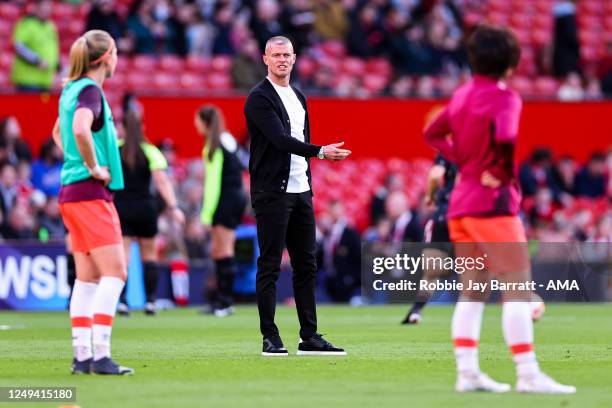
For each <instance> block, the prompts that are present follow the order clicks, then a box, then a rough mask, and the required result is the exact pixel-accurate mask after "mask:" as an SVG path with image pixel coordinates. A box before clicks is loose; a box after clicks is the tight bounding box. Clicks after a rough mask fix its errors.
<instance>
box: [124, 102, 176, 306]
mask: <svg viewBox="0 0 612 408" xmlns="http://www.w3.org/2000/svg"><path fill="white" fill-rule="evenodd" d="M124 106H125V112H126V113H125V119H124V121H125V130H126V132H125V139H123V140H122V141H120V143H119V150H120V155H121V166H122V168H123V178H124V183H125V187H124V188H123V190H121V191H118V192H117V193H115V200H114V201H115V206H116V207H117V212H118V213H119V220H120V221H121V232H122V234H123V246H124V249H125V256H126V259H127V260H128V262H129V255H130V252H131V244H132V242H133V241H136V242H137V243H138V245H139V247H140V260H141V262H142V269H143V274H144V283H145V285H144V286H145V294H146V303H145V308H144V310H145V314H147V315H155V314H156V307H155V294H156V291H157V281H158V277H159V265H158V259H157V251H156V248H155V236H156V235H157V218H158V215H159V208H158V206H157V200H156V197H155V196H154V195H153V194H152V193H151V185H152V184H153V185H154V186H155V189H156V191H157V192H158V193H159V194H160V195H161V197H162V198H163V200H164V203H165V205H166V209H167V211H168V212H169V214H170V215H171V217H172V220H173V221H174V222H176V223H178V224H179V225H183V224H184V222H185V215H184V214H183V212H182V210H181V209H180V208H179V207H178V201H177V198H176V195H175V194H174V189H173V187H172V183H171V182H170V179H169V178H168V176H167V175H166V173H165V170H166V168H167V167H168V163H167V162H166V159H165V158H164V156H163V155H162V154H161V152H160V151H159V149H157V147H155V146H154V145H152V144H151V143H149V142H148V141H147V140H146V139H145V136H144V131H143V125H142V108H141V107H140V105H139V104H138V102H137V101H136V100H135V98H134V97H133V96H131V95H127V96H126V98H125V101H124ZM118 312H119V313H120V314H123V315H127V314H129V308H128V305H127V299H126V294H125V289H124V291H123V292H122V294H121V301H120V303H119V308H118Z"/></svg>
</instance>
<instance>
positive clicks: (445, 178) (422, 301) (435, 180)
mask: <svg viewBox="0 0 612 408" xmlns="http://www.w3.org/2000/svg"><path fill="white" fill-rule="evenodd" d="M456 177H457V166H455V165H454V164H453V163H451V162H450V161H448V160H446V159H445V158H444V157H442V155H437V156H436V158H435V160H434V165H433V166H432V167H431V168H430V169H429V173H428V174H427V191H426V193H425V204H426V205H427V206H429V207H434V212H433V214H432V215H431V217H430V218H429V219H428V220H427V222H426V223H425V228H424V233H423V238H424V240H423V241H424V242H425V245H424V247H423V250H422V254H423V257H424V259H428V258H441V259H446V258H448V257H450V256H453V255H454V251H453V245H452V243H451V239H450V235H449V232H448V220H447V218H446V212H447V211H448V202H449V200H450V195H451V191H452V190H453V187H454V186H455V179H456ZM422 269H423V276H422V278H421V279H423V280H426V281H427V282H436V281H437V280H438V279H440V278H444V277H446V276H448V275H451V274H452V272H453V271H449V270H447V271H445V270H440V269H437V268H434V267H424V268H422ZM445 275H446V276H445ZM432 295H433V293H432V292H430V291H428V290H419V291H417V295H416V301H415V302H414V304H413V305H412V307H411V308H410V310H409V311H408V314H407V315H406V317H405V318H404V320H403V321H402V324H417V323H420V321H421V319H422V316H421V315H422V310H423V308H424V307H425V305H426V304H427V302H428V301H429V299H430V298H431V296H432Z"/></svg>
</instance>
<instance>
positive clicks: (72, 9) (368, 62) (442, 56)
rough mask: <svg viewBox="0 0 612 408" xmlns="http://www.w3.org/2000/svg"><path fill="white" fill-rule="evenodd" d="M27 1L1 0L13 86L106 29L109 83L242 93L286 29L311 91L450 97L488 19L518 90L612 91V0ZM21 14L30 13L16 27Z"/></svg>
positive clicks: (589, 96) (1, 79)
mask: <svg viewBox="0 0 612 408" xmlns="http://www.w3.org/2000/svg"><path fill="white" fill-rule="evenodd" d="M34 3H35V2H31V1H19V2H0V34H2V33H3V34H6V36H7V37H8V36H10V35H11V32H12V33H13V40H14V41H13V49H12V50H11V51H10V52H11V55H10V56H8V55H7V53H8V52H9V50H6V49H4V50H0V87H4V86H9V85H10V84H9V83H8V78H9V76H8V71H9V69H10V68H11V66H13V67H14V65H15V64H17V65H19V67H18V69H17V71H19V70H20V69H22V70H23V69H26V70H27V68H28V67H27V66H29V67H30V68H32V67H35V68H36V69H39V70H41V71H45V72H47V73H49V72H52V73H59V72H61V70H62V68H65V65H66V64H65V61H66V58H67V52H68V49H69V46H70V44H71V43H72V41H73V40H74V39H75V38H76V37H77V36H78V35H80V34H81V33H82V32H84V31H85V30H89V29H103V30H106V31H108V32H109V33H111V35H112V36H113V37H114V38H115V40H116V42H117V44H118V47H119V50H120V53H121V56H122V58H123V59H126V60H129V62H124V63H123V64H120V66H119V68H118V75H120V76H121V79H122V80H117V81H116V83H115V84H116V86H122V85H123V86H126V87H130V86H132V87H133V88H137V89H138V90H140V91H145V90H147V89H151V90H158V91H168V90H170V89H173V90H175V91H176V90H187V89H191V90H193V89H194V88H196V89H206V90H220V91H228V90H231V89H239V90H242V91H244V90H246V89H248V88H250V87H251V86H253V85H254V83H256V82H257V81H259V80H260V79H261V77H262V75H264V74H265V67H264V66H263V63H262V61H261V57H260V54H261V52H262V49H263V47H264V44H265V42H266V40H267V39H268V38H270V37H271V36H273V35H286V36H289V37H290V38H291V39H292V40H293V43H294V46H295V50H296V52H297V54H298V66H297V70H296V71H297V72H296V75H295V79H296V80H297V81H298V82H299V84H300V85H301V86H302V87H304V88H306V89H308V90H309V92H319V93H323V94H334V95H340V96H354V97H367V96H371V95H377V94H386V95H393V96H397V97H413V96H417V97H423V98H432V97H438V96H444V95H448V94H449V93H450V92H452V90H453V89H454V88H455V87H456V86H457V84H459V83H460V82H461V81H463V80H464V79H465V78H466V76H467V75H468V74H469V69H468V61H467V55H466V52H465V40H466V36H467V35H469V33H470V32H471V30H472V29H473V27H474V26H475V25H476V24H478V23H481V22H483V21H486V22H490V23H493V24H501V25H506V26H509V27H511V28H512V29H513V30H514V31H515V32H516V34H517V37H518V38H519V40H520V42H521V45H522V48H523V54H522V61H521V64H520V65H519V67H518V69H517V72H516V75H515V76H514V77H513V78H512V80H511V84H512V85H513V86H514V87H515V88H516V89H518V90H519V92H521V93H523V94H524V95H525V96H543V97H549V98H550V97H558V98H559V99H561V100H597V99H600V98H602V97H603V95H604V94H607V95H610V94H612V52H611V50H612V36H611V35H612V19H611V18H610V17H609V16H610V14H611V12H612V3H610V2H602V1H599V0H580V1H571V0H533V1H525V0H486V1H483V0H402V1H393V0H282V1H280V0H244V1H231V0H218V1H213V0H175V1H170V0H93V1H91V2H84V1H81V2H79V1H71V2H55V3H53V2H51V1H50V0H48V1H43V2H38V4H34ZM26 11H28V12H29V13H30V15H31V16H30V17H25V18H22V20H20V21H19V22H18V23H17V24H15V25H14V26H13V24H14V22H15V21H16V20H17V19H18V17H20V16H23V15H24V13H26ZM32 16H35V17H32ZM32 19H34V20H36V21H37V22H38V23H37V24H34V23H32ZM24 26H25V27H24ZM50 26H52V27H56V28H57V30H56V31H57V33H58V34H59V36H58V38H56V39H53V36H52V35H45V36H41V35H38V37H40V38H44V39H45V41H44V42H37V43H36V44H34V43H30V44H28V43H27V42H28V40H27V39H28V38H32V35H30V34H32V32H40V33H48V32H49V30H50V28H49V27H50ZM24 31H27V32H28V33H29V34H28V35H25V34H24ZM41 47H44V48H41ZM50 47H51V48H53V47H55V50H54V51H50V50H49V48H50ZM13 53H16V55H17V56H16V57H15V58H14V60H15V62H12V61H13V58H12V56H13V55H12V54H13ZM143 57H144V58H143ZM147 57H148V58H147ZM135 58H136V59H138V58H140V61H141V62H142V63H141V64H139V63H137V62H135V61H134V59H135ZM17 61H18V62H17ZM62 61H63V62H62ZM58 62H59V66H58ZM24 67H25V68H24ZM132 68H136V70H134V69H132ZM135 71H143V72H135ZM177 72H178V75H174V76H172V77H170V78H169V77H168V75H166V74H168V73H171V74H172V73H174V74H176V73H177ZM138 75H141V76H142V75H145V76H146V77H147V78H148V80H141V79H142V78H140V79H139V77H138ZM29 76H30V77H31V76H32V75H29ZM60 76H61V75H56V77H57V78H55V80H54V81H53V82H52V83H51V82H50V83H48V84H47V85H45V86H41V84H40V83H35V84H27V83H23V76H20V75H19V74H18V73H17V74H16V72H15V68H13V72H12V79H13V84H14V85H16V86H18V87H20V88H22V89H28V88H29V86H30V85H34V88H45V87H46V88H47V89H48V88H49V87H58V86H60V83H61V81H60V79H61V78H60Z"/></svg>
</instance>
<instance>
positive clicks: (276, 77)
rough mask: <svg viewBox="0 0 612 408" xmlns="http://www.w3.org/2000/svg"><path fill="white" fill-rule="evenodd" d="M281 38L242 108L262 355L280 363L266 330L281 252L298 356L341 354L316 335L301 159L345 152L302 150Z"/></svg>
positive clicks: (298, 100) (288, 55)
mask: <svg viewBox="0 0 612 408" xmlns="http://www.w3.org/2000/svg"><path fill="white" fill-rule="evenodd" d="M295 58H296V57H295V54H294V52H293V46H292V44H291V42H290V41H289V40H288V39H287V38H286V37H280V36H277V37H272V38H271V39H269V40H268V42H267V44H266V48H265V54H264V56H263V60H264V63H265V64H266V65H267V67H268V76H267V78H265V79H264V80H263V81H261V82H260V83H259V84H258V85H256V86H255V87H254V88H253V89H252V90H251V92H250V93H249V95H248V97H247V100H246V104H245V106H244V114H245V117H246V122H247V128H248V131H249V135H250V138H251V157H250V160H249V171H250V175H251V202H252V205H253V209H254V211H255V218H256V220H257V237H258V241H259V249H260V256H259V258H258V260H257V281H256V293H257V306H258V309H259V318H260V329H261V333H262V334H263V337H264V340H263V351H262V355H263V356H285V355H287V354H288V353H287V349H285V347H284V345H283V342H282V340H281V338H280V335H279V332H278V328H277V327H276V325H275V324H274V313H275V309H276V280H277V279H278V276H279V274H280V265H281V257H282V253H283V249H284V247H285V245H286V246H287V250H288V251H289V256H290V258H291V266H292V267H293V271H294V272H293V292H294V296H295V303H296V307H297V312H298V318H299V321H300V338H301V342H300V344H299V346H298V354H304V355H308V354H311V355H312V354H316V355H321V354H336V355H337V354H345V352H344V350H342V349H340V348H337V347H334V346H332V345H331V344H330V343H328V342H327V341H325V340H324V339H323V338H322V336H321V335H320V334H318V333H317V315H316V306H315V276H316V271H317V265H316V255H315V246H316V244H315V220H314V211H313V206H312V190H311V177H310V166H309V161H308V159H309V158H310V157H315V156H317V157H318V158H320V159H328V160H342V159H345V158H347V157H348V155H349V154H350V153H351V152H350V151H349V150H345V149H341V148H340V146H341V145H342V144H343V143H335V144H331V145H327V146H318V145H313V144H311V143H310V125H309V121H308V111H307V106H306V97H305V96H304V94H303V93H302V92H301V91H299V90H298V89H296V88H294V87H292V86H290V85H289V76H290V74H291V69H292V68H293V65H294V64H295Z"/></svg>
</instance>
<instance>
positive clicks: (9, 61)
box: [0, 50, 15, 72]
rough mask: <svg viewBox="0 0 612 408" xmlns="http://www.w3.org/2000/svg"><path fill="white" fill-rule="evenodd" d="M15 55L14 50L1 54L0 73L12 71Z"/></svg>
mask: <svg viewBox="0 0 612 408" xmlns="http://www.w3.org/2000/svg"><path fill="white" fill-rule="evenodd" d="M14 55H15V53H14V52H13V51H12V50H11V51H1V52H0V71H6V72H8V71H9V70H10V68H11V65H13V57H14Z"/></svg>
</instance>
